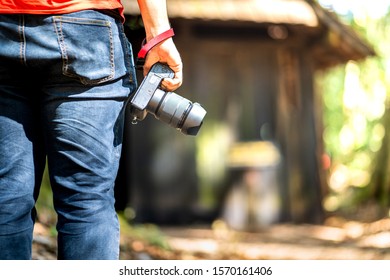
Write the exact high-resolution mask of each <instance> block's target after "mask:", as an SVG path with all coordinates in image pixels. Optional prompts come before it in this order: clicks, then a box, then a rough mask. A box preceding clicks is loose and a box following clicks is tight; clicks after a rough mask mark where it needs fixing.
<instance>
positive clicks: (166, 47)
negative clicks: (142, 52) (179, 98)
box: [143, 38, 183, 91]
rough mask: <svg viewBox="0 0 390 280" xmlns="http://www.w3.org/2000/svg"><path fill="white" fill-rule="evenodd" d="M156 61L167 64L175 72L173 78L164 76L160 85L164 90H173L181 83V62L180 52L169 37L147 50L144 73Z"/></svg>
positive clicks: (145, 73)
mask: <svg viewBox="0 0 390 280" xmlns="http://www.w3.org/2000/svg"><path fill="white" fill-rule="evenodd" d="M157 62H160V63H164V64H167V65H168V66H169V68H171V69H172V70H173V72H175V76H174V78H173V79H169V78H165V79H164V80H163V81H162V83H161V86H162V88H163V89H164V90H166V91H175V90H176V89H177V88H178V87H180V86H181V84H182V83H183V63H182V61H181V57H180V54H179V52H178V50H177V49H176V46H175V44H174V43H173V40H172V39H171V38H169V39H167V40H165V41H163V42H161V43H159V44H157V45H156V46H154V47H153V48H152V49H150V51H149V52H148V54H147V56H146V59H145V64H144V69H143V70H144V75H145V76H146V75H147V74H148V73H149V70H150V68H151V67H152V66H153V65H154V64H155V63H157Z"/></svg>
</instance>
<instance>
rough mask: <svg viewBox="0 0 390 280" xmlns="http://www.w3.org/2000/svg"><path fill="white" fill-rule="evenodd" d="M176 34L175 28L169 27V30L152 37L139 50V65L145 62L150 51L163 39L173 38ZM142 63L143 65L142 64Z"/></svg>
mask: <svg viewBox="0 0 390 280" xmlns="http://www.w3.org/2000/svg"><path fill="white" fill-rule="evenodd" d="M174 35H175V33H174V32H173V28H171V29H168V30H167V31H165V32H163V33H161V34H159V35H157V36H156V37H154V38H153V39H151V40H150V41H149V42H147V43H146V44H144V45H143V46H142V48H141V50H140V51H139V52H138V56H137V66H142V65H143V62H145V57H146V55H147V54H148V52H149V51H150V50H151V49H152V48H153V47H154V46H156V45H157V44H159V43H161V42H162V41H165V40H166V39H168V38H171V37H173V36H174ZM140 64H142V65H140Z"/></svg>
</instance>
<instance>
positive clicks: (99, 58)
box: [54, 16, 115, 85]
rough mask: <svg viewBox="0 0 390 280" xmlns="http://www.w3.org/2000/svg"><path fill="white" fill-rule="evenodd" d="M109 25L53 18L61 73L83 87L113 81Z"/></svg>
mask: <svg viewBox="0 0 390 280" xmlns="http://www.w3.org/2000/svg"><path fill="white" fill-rule="evenodd" d="M111 24H112V23H111V22H110V21H108V20H104V19H89V18H78V17H67V16H55V17H54V26H55V29H56V32H57V36H58V43H59V48H60V52H61V56H62V61H63V65H62V73H63V74H64V75H65V76H68V77H73V78H78V79H80V81H81V83H83V84H86V85H94V84H100V83H103V82H107V81H109V80H111V79H113V78H114V75H115V63H114V47H113V35H112V27H111Z"/></svg>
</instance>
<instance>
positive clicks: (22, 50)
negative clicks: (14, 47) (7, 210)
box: [18, 15, 27, 65]
mask: <svg viewBox="0 0 390 280" xmlns="http://www.w3.org/2000/svg"><path fill="white" fill-rule="evenodd" d="M24 25H25V22H24V15H21V16H20V19H19V27H18V32H19V58H20V63H21V64H23V65H27V62H26V35H25V33H24Z"/></svg>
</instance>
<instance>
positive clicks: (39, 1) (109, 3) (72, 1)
mask: <svg viewBox="0 0 390 280" xmlns="http://www.w3.org/2000/svg"><path fill="white" fill-rule="evenodd" d="M91 9H93V10H107V9H108V10H113V9H118V10H119V12H120V14H121V15H122V17H123V6H122V3H121V1H120V0H2V1H0V14H66V13H72V12H77V11H82V10H91Z"/></svg>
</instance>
